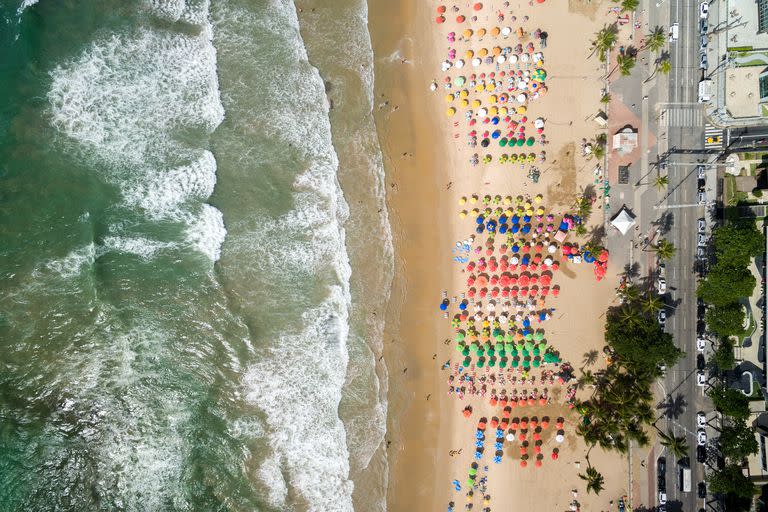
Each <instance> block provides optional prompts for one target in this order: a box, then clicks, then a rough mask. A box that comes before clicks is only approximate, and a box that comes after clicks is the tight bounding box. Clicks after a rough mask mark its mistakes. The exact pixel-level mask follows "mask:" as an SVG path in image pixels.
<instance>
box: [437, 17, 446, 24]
mask: <svg viewBox="0 0 768 512" xmlns="http://www.w3.org/2000/svg"><path fill="white" fill-rule="evenodd" d="M435 21H436V22H437V23H445V16H438V17H437V18H435Z"/></svg>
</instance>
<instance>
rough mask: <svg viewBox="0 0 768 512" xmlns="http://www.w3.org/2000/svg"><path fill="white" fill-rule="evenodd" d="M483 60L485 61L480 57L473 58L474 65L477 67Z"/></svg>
mask: <svg viewBox="0 0 768 512" xmlns="http://www.w3.org/2000/svg"><path fill="white" fill-rule="evenodd" d="M482 62H483V61H481V60H480V58H479V57H475V58H474V59H472V65H473V66H474V67H477V66H479V65H480V64H481V63H482Z"/></svg>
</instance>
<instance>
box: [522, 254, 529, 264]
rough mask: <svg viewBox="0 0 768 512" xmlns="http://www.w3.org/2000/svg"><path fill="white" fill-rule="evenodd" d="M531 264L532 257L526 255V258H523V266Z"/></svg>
mask: <svg viewBox="0 0 768 512" xmlns="http://www.w3.org/2000/svg"><path fill="white" fill-rule="evenodd" d="M530 262H531V257H530V256H529V255H527V254H526V255H525V256H523V261H522V264H523V265H528V264H529V263H530Z"/></svg>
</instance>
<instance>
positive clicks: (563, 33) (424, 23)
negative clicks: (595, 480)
mask: <svg viewBox="0 0 768 512" xmlns="http://www.w3.org/2000/svg"><path fill="white" fill-rule="evenodd" d="M414 4H416V5H414ZM486 4H487V5H486V6H485V7H484V9H483V10H482V11H480V13H479V14H478V16H479V18H480V19H479V20H478V22H477V24H476V25H477V26H486V27H490V26H493V25H496V22H495V13H496V10H495V9H493V8H492V7H493V6H492V5H491V2H486ZM494 4H498V5H499V6H500V5H501V2H494ZM510 4H511V5H510V6H509V7H508V8H505V9H504V11H505V13H508V12H509V10H510V9H512V10H513V11H514V12H515V13H516V14H517V15H518V17H522V16H523V15H526V14H527V15H528V16H530V18H531V19H530V20H529V21H528V22H527V23H526V24H525V25H526V28H535V27H541V28H542V29H543V30H546V31H547V32H548V33H549V41H548V46H547V48H546V49H545V50H544V52H545V67H546V69H547V71H548V73H549V76H548V78H547V86H548V88H549V92H548V94H547V95H546V96H545V97H543V98H540V99H539V100H538V101H536V102H535V103H532V104H531V106H530V113H531V114H532V115H533V116H535V117H538V116H541V117H544V118H545V119H547V126H546V136H547V138H548V139H549V141H550V143H549V145H548V146H547V147H546V152H547V157H548V158H547V163H545V164H542V165H541V166H540V168H541V170H542V176H541V179H540V181H539V183H537V184H534V183H531V182H530V180H528V179H526V178H525V174H524V173H522V172H510V171H508V170H505V169H502V168H501V165H499V164H496V163H491V164H489V165H480V166H477V167H472V166H471V165H470V164H469V163H468V161H469V158H470V156H471V155H472V153H475V152H477V151H478V150H479V149H480V148H476V149H471V148H468V147H467V146H466V142H465V138H464V134H463V133H462V134H461V137H460V138H459V139H455V138H454V133H455V132H454V130H453V129H452V128H453V126H452V124H453V121H454V120H453V119H451V120H449V119H447V118H446V117H445V115H444V112H445V108H446V104H445V102H444V100H443V96H444V91H443V90H442V88H438V90H437V91H436V92H431V91H430V90H429V84H430V83H431V82H432V80H433V79H436V80H438V81H440V78H441V77H442V76H443V75H444V73H441V72H440V62H441V61H442V60H444V59H445V53H446V50H447V47H448V43H447V41H446V39H445V34H446V33H447V32H448V31H450V30H457V28H456V27H455V26H453V27H451V26H449V25H450V24H451V23H454V22H452V19H453V16H449V17H450V18H451V19H450V20H449V22H448V23H446V24H445V25H444V26H438V25H436V24H435V23H434V18H435V16H436V11H435V9H436V7H437V6H438V5H439V4H438V3H437V2H433V1H430V2H424V3H421V2H418V3H417V2H412V1H410V0H401V1H399V2H383V1H380V2H371V3H370V6H369V7H370V13H369V20H370V21H369V25H370V28H371V35H372V40H373V45H374V53H375V55H376V68H375V71H376V98H377V102H378V103H379V104H380V105H379V106H378V107H377V108H376V112H375V115H376V122H377V129H378V130H379V137H380V142H381V146H382V149H383V151H384V153H385V167H386V170H387V184H388V186H387V193H388V206H389V210H390V215H391V220H392V224H393V233H394V238H395V251H396V276H395V282H394V287H393V290H392V297H391V301H390V306H389V309H388V313H387V328H386V333H385V360H386V362H387V366H388V369H389V375H390V380H389V385H390V390H389V420H388V434H387V441H388V443H389V447H388V456H389V468H390V472H389V489H388V510H396V511H400V510H414V509H415V507H418V508H419V509H423V510H445V509H446V507H447V505H448V503H449V502H450V501H455V502H456V504H457V506H456V509H457V510H459V509H463V505H464V500H465V498H464V492H461V493H458V492H454V490H453V486H452V485H451V481H453V480H454V479H458V480H459V481H461V482H462V483H463V482H464V481H465V479H466V471H467V468H468V467H469V465H470V464H471V462H472V460H473V458H472V453H473V444H472V440H473V439H474V432H475V425H476V423H477V419H478V418H479V417H481V416H488V417H491V416H492V415H494V414H496V415H498V414H499V409H498V408H495V411H494V409H492V408H491V406H490V405H488V400H487V398H486V399H485V400H479V399H478V398H476V397H466V398H465V399H464V400H459V399H458V398H457V397H456V396H455V395H452V396H448V395H447V394H446V390H447V383H446V378H447V373H446V372H444V371H442V370H441V366H442V364H443V363H444V362H445V361H446V360H448V359H451V358H454V359H455V355H456V352H455V351H454V347H453V344H445V343H444V340H446V339H449V340H452V338H453V335H454V333H453V330H452V329H451V326H450V322H449V321H448V320H446V319H445V318H443V317H442V315H441V314H440V312H439V311H438V310H437V305H438V304H439V302H440V301H441V300H442V296H441V293H442V292H443V291H447V293H448V297H452V296H455V295H457V294H459V293H460V292H461V291H463V290H464V289H465V288H466V284H465V283H464V281H465V279H466V276H465V275H464V274H462V273H461V272H460V266H459V265H457V264H455V263H454V262H453V261H452V258H453V254H452V252H451V249H452V248H453V246H454V244H455V242H456V241H457V240H463V239H465V238H466V237H467V236H468V235H469V234H470V233H471V232H472V228H473V226H472V225H471V221H470V220H469V219H464V220H461V219H459V217H458V215H457V213H458V211H459V210H460V208H461V207H459V206H458V200H459V198H460V197H462V196H469V195H471V194H473V193H477V194H480V195H481V196H482V195H484V194H491V195H495V194H501V195H513V196H515V195H517V194H521V193H522V194H527V195H530V196H533V195H534V194H539V193H541V194H543V196H544V202H545V204H546V205H547V206H548V207H549V208H554V209H558V210H559V211H561V212H565V211H566V210H567V209H568V208H570V207H571V206H572V205H573V202H574V200H575V199H576V197H577V196H578V195H579V194H580V193H582V192H583V191H584V189H585V187H588V186H593V185H594V181H595V176H594V175H593V172H592V171H593V169H594V167H595V165H596V164H597V162H596V161H595V160H594V159H593V160H591V161H587V160H585V159H584V157H583V156H582V155H581V153H580V144H581V141H582V139H583V138H586V139H592V138H593V137H594V136H595V134H596V133H598V127H597V125H595V124H594V122H593V121H591V116H593V115H594V114H596V113H597V111H598V109H599V107H600V104H599V98H600V97H601V83H600V81H599V78H600V74H601V73H600V70H601V69H602V67H601V66H600V63H599V62H598V61H597V59H595V58H592V59H590V60H587V56H588V54H589V40H590V39H591V36H592V34H593V33H594V32H595V31H596V30H598V29H599V28H600V27H601V26H602V25H603V23H604V22H605V21H606V19H605V18H602V17H601V11H602V10H601V9H600V8H596V7H594V6H593V5H595V4H581V3H580V2H571V4H572V7H571V9H573V11H570V10H569V9H568V8H566V7H565V6H563V5H562V4H559V3H556V2H552V1H549V2H547V3H544V4H536V5H533V6H529V4H528V3H527V2H511V3H510ZM446 5H447V6H448V7H449V9H450V7H451V6H452V5H453V4H452V3H446ZM456 5H458V6H459V7H460V8H461V10H462V13H465V14H467V15H468V16H470V15H471V14H472V13H471V12H470V7H469V3H467V2H459V3H457V4H456ZM588 15H591V16H592V17H591V18H590V16H588ZM490 17H493V18H494V19H493V20H490ZM393 20H397V22H396V23H395V22H394V21H393ZM462 28H463V27H462ZM467 72H468V73H469V72H470V71H469V70H468V71H467ZM385 102H388V103H386V104H385ZM458 117H459V116H458V115H457V116H456V118H457V119H456V120H458ZM489 149H490V148H489ZM495 149H496V151H495V153H494V156H496V155H497V154H498V153H499V151H498V150H499V148H495ZM449 185H450V186H449ZM598 204H599V201H598ZM603 225H604V218H603V211H602V209H598V208H595V210H594V212H593V214H592V217H591V219H590V232H594V231H595V230H600V229H602V226H603ZM581 242H582V243H583V240H581ZM619 270H620V269H616V268H611V267H609V275H608V276H607V278H606V279H604V280H603V281H601V282H596V280H595V278H594V276H593V275H592V267H591V266H590V265H571V264H565V265H563V267H562V269H561V271H560V274H559V276H558V284H560V285H561V287H562V293H561V294H560V297H559V298H558V299H557V300H556V301H555V302H553V303H552V306H553V307H555V308H557V310H556V311H555V313H554V315H553V317H552V319H550V320H549V321H547V322H546V326H545V327H546V331H547V336H548V338H549V339H550V340H551V343H552V344H553V345H554V346H556V347H557V348H558V349H559V350H560V352H561V355H562V357H563V359H564V360H565V361H570V362H571V363H572V364H573V366H574V367H576V368H579V367H580V366H581V361H582V359H583V358H584V354H585V353H586V352H588V351H589V350H598V351H599V350H600V349H601V348H602V346H603V344H604V343H603V336H602V330H603V322H604V318H603V315H604V312H605V310H606V308H607V306H608V305H609V304H610V303H611V302H612V301H613V300H614V299H615V287H616V285H617V278H616V272H617V271H619ZM453 362H454V363H455V362H456V361H455V360H454V361H453ZM601 364H604V363H603V362H602V360H600V361H598V363H597V365H596V366H595V368H593V370H594V369H599V368H600V365H601ZM577 374H578V372H577ZM561 389H562V390H564V388H561ZM468 403H469V404H472V405H474V406H475V412H474V414H473V415H472V417H471V418H470V419H465V418H464V417H463V416H462V414H461V411H462V409H463V408H464V407H465V406H466V405H467V404H468ZM526 413H528V414H534V415H537V416H539V417H542V416H550V417H551V418H552V421H554V418H556V417H558V416H563V417H565V419H566V428H565V430H566V439H565V442H563V443H562V444H559V445H557V447H558V448H560V457H559V460H557V461H552V460H550V459H549V456H548V454H549V453H551V449H552V447H553V446H555V445H554V444H553V443H554V441H553V440H552V439H549V438H547V436H546V435H545V436H544V441H545V443H544V450H543V453H545V454H547V457H546V458H545V460H544V461H543V462H544V464H543V467H541V468H534V467H532V466H533V465H532V464H531V465H529V467H527V468H521V467H520V466H519V463H518V461H517V460H514V457H515V456H514V455H512V456H507V455H505V457H504V460H503V462H502V463H501V464H498V465H497V464H490V465H491V466H492V467H491V468H490V474H489V479H488V493H489V494H490V495H491V504H490V505H489V506H490V507H491V509H492V510H510V509H511V508H510V507H512V506H513V505H515V506H525V505H529V506H536V507H537V508H539V509H541V510H567V509H568V506H569V504H570V502H571V501H572V500H573V499H574V497H573V495H572V493H571V490H572V489H576V490H578V498H577V500H578V501H579V502H580V504H581V509H582V510H608V509H609V501H610V500H614V502H615V501H616V500H617V499H618V498H619V497H621V496H622V495H624V494H626V493H627V486H628V478H627V460H626V458H622V457H620V456H618V455H616V454H613V453H611V454H605V453H602V452H601V451H600V450H599V449H594V450H592V453H591V455H590V460H591V462H592V464H593V465H594V466H595V467H596V468H597V469H598V470H599V471H600V472H601V473H602V474H603V475H604V476H605V490H604V491H603V492H602V493H601V494H600V495H599V496H595V495H592V494H590V495H587V494H586V492H585V490H584V482H583V481H582V480H580V479H579V478H578V473H580V472H583V471H584V470H585V469H586V467H587V462H586V459H585V457H584V456H585V453H586V449H585V446H584V445H583V443H582V442H581V440H580V438H578V437H577V436H576V434H575V426H576V422H577V421H578V418H579V417H578V415H577V414H576V413H575V412H574V411H572V410H568V409H567V408H566V407H565V405H564V404H562V400H561V401H560V402H556V401H553V403H552V404H550V405H547V406H544V407H537V408H530V410H529V411H526ZM551 432H552V431H551V430H550V433H551ZM459 449H461V450H462V452H461V454H458V455H455V456H451V455H449V452H450V451H451V450H459ZM505 454H506V450H505ZM489 462H490V461H489V460H488V458H486V459H484V461H483V462H482V463H481V464H482V465H484V464H489ZM480 503H482V501H480ZM478 509H482V506H481V505H479V504H478V500H477V499H476V500H475V510H478Z"/></svg>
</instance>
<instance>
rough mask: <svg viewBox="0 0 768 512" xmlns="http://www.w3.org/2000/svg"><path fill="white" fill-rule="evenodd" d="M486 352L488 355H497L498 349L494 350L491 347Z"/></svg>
mask: <svg viewBox="0 0 768 512" xmlns="http://www.w3.org/2000/svg"><path fill="white" fill-rule="evenodd" d="M486 354H488V357H493V356H494V355H496V351H495V350H493V349H492V348H489V349H488V351H487V352H486Z"/></svg>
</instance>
